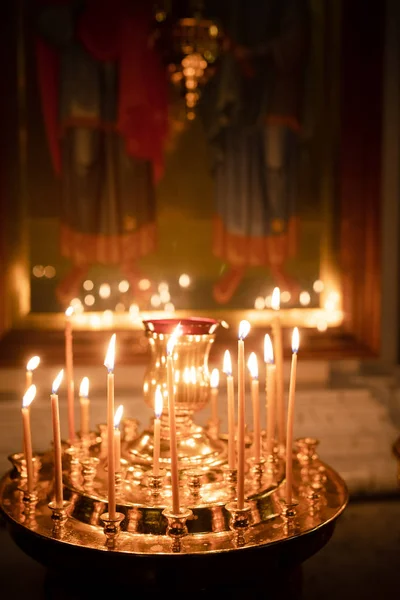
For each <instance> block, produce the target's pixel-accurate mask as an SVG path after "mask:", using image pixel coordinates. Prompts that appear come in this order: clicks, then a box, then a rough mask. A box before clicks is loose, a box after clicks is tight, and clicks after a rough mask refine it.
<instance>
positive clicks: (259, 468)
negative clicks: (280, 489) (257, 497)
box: [248, 456, 266, 489]
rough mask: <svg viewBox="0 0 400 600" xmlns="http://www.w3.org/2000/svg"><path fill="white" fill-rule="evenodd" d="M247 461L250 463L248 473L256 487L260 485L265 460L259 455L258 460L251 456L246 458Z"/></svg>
mask: <svg viewBox="0 0 400 600" xmlns="http://www.w3.org/2000/svg"><path fill="white" fill-rule="evenodd" d="M248 462H249V464H250V475H251V478H252V483H253V486H254V487H255V488H256V489H258V488H259V487H260V486H261V481H262V477H263V474H264V468H265V463H266V460H265V458H263V457H261V458H260V459H259V460H256V459H255V458H254V457H253V456H252V457H251V458H249V459H248Z"/></svg>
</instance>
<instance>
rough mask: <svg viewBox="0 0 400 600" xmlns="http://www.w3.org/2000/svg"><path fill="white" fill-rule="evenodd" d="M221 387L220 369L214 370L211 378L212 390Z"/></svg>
mask: <svg viewBox="0 0 400 600" xmlns="http://www.w3.org/2000/svg"><path fill="white" fill-rule="evenodd" d="M218 385H219V371H218V369H213V370H212V372H211V377H210V386H211V387H212V388H217V387H218Z"/></svg>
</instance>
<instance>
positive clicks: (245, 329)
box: [239, 321, 250, 340]
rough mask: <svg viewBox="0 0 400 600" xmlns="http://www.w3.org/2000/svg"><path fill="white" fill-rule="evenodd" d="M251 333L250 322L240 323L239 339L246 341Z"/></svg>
mask: <svg viewBox="0 0 400 600" xmlns="http://www.w3.org/2000/svg"><path fill="white" fill-rule="evenodd" d="M249 331H250V323H249V322H248V321H240V323H239V339H240V340H244V338H245V337H247V336H248V334H249Z"/></svg>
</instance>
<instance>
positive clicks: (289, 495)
mask: <svg viewBox="0 0 400 600" xmlns="http://www.w3.org/2000/svg"><path fill="white" fill-rule="evenodd" d="M299 345H300V335H299V330H298V328H297V327H295V328H294V329H293V334H292V365H291V369H290V383H289V401H288V419H287V431H286V503H287V504H291V503H292V500H293V422H294V401H295V394H296V373H297V353H298V351H299Z"/></svg>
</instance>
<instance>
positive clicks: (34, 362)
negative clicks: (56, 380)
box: [25, 356, 40, 391]
mask: <svg viewBox="0 0 400 600" xmlns="http://www.w3.org/2000/svg"><path fill="white" fill-rule="evenodd" d="M39 363H40V358H39V356H32V358H31V359H29V360H28V362H27V364H26V372H25V391H26V390H27V389H28V387H30V386H31V385H32V383H33V371H34V370H35V369H36V368H37V367H38V366H39Z"/></svg>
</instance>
